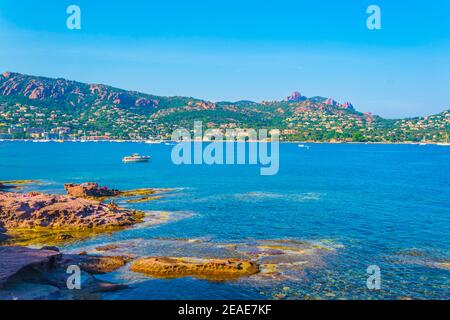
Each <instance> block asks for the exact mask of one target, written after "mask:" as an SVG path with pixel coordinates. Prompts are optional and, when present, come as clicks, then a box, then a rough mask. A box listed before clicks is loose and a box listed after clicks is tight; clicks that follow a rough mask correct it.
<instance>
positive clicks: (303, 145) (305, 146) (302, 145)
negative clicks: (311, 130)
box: [298, 144, 309, 149]
mask: <svg viewBox="0 0 450 320" xmlns="http://www.w3.org/2000/svg"><path fill="white" fill-rule="evenodd" d="M298 147H299V148H306V149H309V146H308V145H306V144H299V145H298Z"/></svg>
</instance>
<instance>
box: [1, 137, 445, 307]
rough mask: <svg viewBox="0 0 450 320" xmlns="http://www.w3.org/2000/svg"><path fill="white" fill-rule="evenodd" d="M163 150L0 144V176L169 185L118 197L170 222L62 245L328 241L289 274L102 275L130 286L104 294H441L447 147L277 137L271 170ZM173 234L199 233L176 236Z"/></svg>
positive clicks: (193, 249) (181, 251)
mask: <svg viewBox="0 0 450 320" xmlns="http://www.w3.org/2000/svg"><path fill="white" fill-rule="evenodd" d="M171 148H172V147H171V146H167V145H149V144H139V143H108V142H101V143H31V142H2V143H0V179H1V180H9V179H11V180H12V179H38V180H42V181H44V184H43V185H40V186H37V187H35V186H33V190H34V189H39V190H42V191H46V192H58V193H63V192H64V190H63V187H62V185H63V184H64V183H68V182H86V181H95V182H98V183H99V184H101V185H107V186H109V187H112V188H118V189H134V188H141V187H157V188H176V190H174V191H173V192H170V193H168V194H166V195H164V197H163V198H162V199H160V200H157V201H152V202H148V203H140V204H125V203H120V204H121V205H124V206H129V207H133V208H137V209H142V210H153V211H167V212H171V213H172V214H173V217H175V218H174V219H173V221H170V222H169V223H166V224H162V225H159V226H149V227H142V228H135V229H130V230H125V231H121V232H117V233H114V234H112V235H103V236H98V237H96V238H91V239H87V240H85V241H82V242H80V243H76V244H71V245H68V246H67V247H65V248H64V250H68V251H77V250H78V251H79V250H81V249H83V248H91V247H93V246H95V245H97V244H99V243H102V244H103V243H109V242H113V243H116V242H123V241H135V248H134V249H132V250H133V253H134V254H137V255H156V254H164V253H166V251H169V252H170V254H171V255H180V256H195V255H204V256H205V255H210V256H219V255H220V254H221V253H220V249H219V248H218V247H220V245H223V244H230V243H234V244H242V243H249V242H254V241H258V240H273V239H290V240H302V241H310V242H314V243H321V244H327V245H329V246H330V247H332V248H333V252H332V254H327V255H324V256H323V257H321V258H320V263H318V264H317V265H313V266H311V267H310V268H305V269H304V270H302V272H301V273H302V274H301V276H299V277H298V278H297V277H294V278H292V277H290V278H289V277H285V278H282V279H275V280H273V279H272V280H262V279H258V280H251V279H243V280H239V281H232V282H210V281H206V280H199V279H193V278H184V279H171V280H167V279H166V280H163V279H152V278H144V277H137V276H134V275H130V272H127V271H126V270H125V271H121V272H116V273H113V274H109V275H105V276H103V278H104V279H107V280H111V281H118V282H123V281H127V283H129V284H130V287H129V289H125V290H121V291H118V292H115V293H110V294H106V295H105V296H104V298H105V299H127V298H131V299H206V298H208V299H227V298H234V299H261V298H274V297H278V298H284V299H305V298H306V299H307V298H321V299H338V298H345V299H360V298H363V299H397V298H416V299H448V298H450V294H449V292H450V289H449V288H450V282H449V279H450V278H449V275H450V269H449V268H448V267H445V266H446V265H445V263H448V262H449V260H450V250H449V248H450V148H448V147H443V146H431V145H430V146H418V145H359V144H358V145H357V144H341V145H330V144H313V145H311V148H309V149H306V148H299V147H298V146H297V145H296V144H282V145H281V146H280V171H279V173H278V174H277V175H275V176H260V174H259V167H258V166H249V165H244V166H238V165H234V166H220V165H219V166H207V165H187V166H186V165H185V166H176V165H173V164H172V162H171V160H170V153H171ZM134 152H139V153H141V154H149V155H151V156H152V162H151V163H148V164H132V165H130V164H128V165H125V164H123V163H122V162H121V158H122V157H123V156H125V155H128V154H131V153H134ZM25 191H26V189H25ZM177 239H200V240H199V243H197V244H196V245H187V244H186V243H185V242H183V244H180V243H178V242H177V241H178V240H177ZM158 241H159V242H158ZM136 243H137V245H136ZM130 250H131V249H130ZM411 252H413V253H414V254H411ZM369 265H378V266H379V267H380V268H381V281H382V282H381V289H380V290H376V291H371V290H368V289H367V287H366V279H367V277H368V274H367V273H366V268H367V267H368V266H369ZM286 287H288V289H286ZM283 288H285V289H283ZM280 292H281V293H283V296H280V295H277V294H279V293H280Z"/></svg>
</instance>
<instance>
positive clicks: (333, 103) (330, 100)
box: [324, 98, 337, 106]
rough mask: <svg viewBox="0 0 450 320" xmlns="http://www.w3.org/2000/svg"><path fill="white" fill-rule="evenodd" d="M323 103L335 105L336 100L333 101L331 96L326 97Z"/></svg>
mask: <svg viewBox="0 0 450 320" xmlns="http://www.w3.org/2000/svg"><path fill="white" fill-rule="evenodd" d="M324 104H326V105H328V106H335V105H337V102H336V101H334V100H333V99H332V98H328V99H327V100H325V102H324Z"/></svg>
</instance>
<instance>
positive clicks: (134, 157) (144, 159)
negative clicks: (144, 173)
mask: <svg viewBox="0 0 450 320" xmlns="http://www.w3.org/2000/svg"><path fill="white" fill-rule="evenodd" d="M122 161H123V162H125V163H128V162H149V161H150V156H141V155H139V154H138V153H133V155H131V156H126V157H123V159H122Z"/></svg>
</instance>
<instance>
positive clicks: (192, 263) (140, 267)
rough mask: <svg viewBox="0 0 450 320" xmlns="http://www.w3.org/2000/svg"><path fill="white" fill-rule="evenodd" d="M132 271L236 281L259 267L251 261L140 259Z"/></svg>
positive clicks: (254, 272)
mask: <svg viewBox="0 0 450 320" xmlns="http://www.w3.org/2000/svg"><path fill="white" fill-rule="evenodd" d="M130 269H131V270H132V271H134V272H139V273H143V274H147V275H151V276H155V277H166V278H178V277H186V276H194V277H198V278H207V279H211V280H227V279H234V278H239V277H243V276H250V275H252V274H256V273H258V272H259V266H258V265H257V264H256V263H254V262H252V261H249V260H240V259H194V258H171V257H147V258H140V259H137V260H136V261H135V262H134V263H133V264H132V265H131V268H130Z"/></svg>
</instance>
